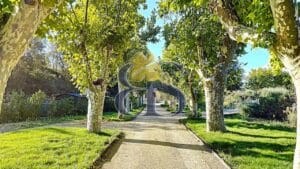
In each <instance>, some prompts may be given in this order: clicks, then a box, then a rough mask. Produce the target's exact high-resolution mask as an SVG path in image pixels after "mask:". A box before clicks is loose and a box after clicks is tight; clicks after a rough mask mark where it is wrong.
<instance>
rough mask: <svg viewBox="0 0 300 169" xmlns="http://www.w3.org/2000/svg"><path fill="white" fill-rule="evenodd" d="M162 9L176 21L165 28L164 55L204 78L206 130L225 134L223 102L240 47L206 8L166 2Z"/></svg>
mask: <svg viewBox="0 0 300 169" xmlns="http://www.w3.org/2000/svg"><path fill="white" fill-rule="evenodd" d="M160 7H161V12H162V13H163V14H164V13H172V17H171V18H173V19H172V22H171V23H169V25H166V26H165V30H167V32H164V36H165V39H166V45H167V48H166V50H165V53H168V57H171V58H172V59H173V61H176V62H178V63H181V64H183V65H184V66H186V67H187V68H189V69H190V70H193V71H196V72H197V73H198V75H199V76H200V77H201V79H202V83H203V87H204V91H205V101H206V116H207V118H206V123H207V125H206V126H207V131H225V130H226V129H225V125H224V116H223V101H224V89H225V84H226V77H227V73H228V68H229V67H230V65H232V64H233V62H234V61H235V59H236V58H237V56H238V52H237V51H239V50H238V49H240V47H241V46H239V45H238V44H237V43H236V42H234V41H233V40H231V39H230V38H229V36H228V34H227V33H226V32H225V30H224V29H222V25H221V23H220V22H219V21H218V20H217V19H216V16H214V15H212V13H211V12H210V11H209V10H208V9H207V8H196V7H194V6H192V5H181V4H180V3H178V4H176V2H175V3H174V2H173V1H163V2H161V3H160Z"/></svg>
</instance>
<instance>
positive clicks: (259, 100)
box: [242, 88, 295, 121]
mask: <svg viewBox="0 0 300 169" xmlns="http://www.w3.org/2000/svg"><path fill="white" fill-rule="evenodd" d="M255 100H256V101H255ZM255 100H252V101H250V102H244V103H243V104H242V114H244V115H245V116H246V117H248V116H249V117H255V118H262V119H268V120H281V121H282V120H286V118H287V114H286V113H285V110H286V108H287V107H290V106H292V105H293V103H295V99H294V97H293V95H292V94H291V93H290V92H289V91H288V90H287V89H285V88H264V89H261V90H259V91H258V96H257V97H256V98H255Z"/></svg>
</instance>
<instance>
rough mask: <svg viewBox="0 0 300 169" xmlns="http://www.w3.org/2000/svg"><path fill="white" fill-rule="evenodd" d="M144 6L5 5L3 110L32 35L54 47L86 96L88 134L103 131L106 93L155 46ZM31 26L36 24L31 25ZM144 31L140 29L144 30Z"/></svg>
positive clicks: (138, 0)
mask: <svg viewBox="0 0 300 169" xmlns="http://www.w3.org/2000/svg"><path fill="white" fill-rule="evenodd" d="M144 3H145V1H144V0H130V1H128V0H126V1H125V0H111V1H101V2H100V1H93V0H76V1H74V0H61V1H52V0H51V1H50V0H49V1H38V0H36V1H35V0H33V1H26V0H21V1H11V0H7V1H5V2H4V3H1V4H0V5H1V6H0V7H1V8H0V9H1V15H0V17H1V25H4V26H1V36H0V49H1V50H0V56H1V62H0V67H1V75H2V77H1V80H0V104H2V101H3V95H4V91H5V88H6V85H7V81H8V78H9V76H10V74H11V71H12V70H13V68H14V67H15V65H16V64H17V63H18V61H19V60H20V58H21V57H22V56H23V54H24V52H25V49H26V48H27V46H28V45H29V44H30V42H31V40H32V38H33V36H34V35H38V36H41V37H45V38H48V39H50V40H51V42H52V43H55V44H56V45H57V47H58V50H59V51H60V54H61V55H63V58H64V61H65V62H66V64H67V66H68V70H69V73H70V75H71V77H72V81H73V82H74V84H75V85H76V87H77V88H78V89H79V90H80V92H81V93H83V94H87V97H88V100H89V104H88V125H87V128H88V130H89V131H90V132H99V131H100V130H101V119H102V112H103V104H104V98H105V93H106V89H107V87H108V86H109V85H115V84H116V83H115V82H116V79H117V78H116V74H117V69H118V67H119V66H120V64H122V62H123V61H127V60H128V59H129V58H130V57H132V56H133V55H134V53H136V52H137V51H145V50H146V48H145V45H146V43H147V41H152V42H155V41H157V38H155V36H156V34H157V32H158V31H159V29H160V28H159V27H157V26H155V24H154V22H155V18H153V17H152V18H150V19H149V20H147V21H145V19H144V18H143V17H142V16H141V14H139V13H138V9H139V8H141V7H145V4H144ZM32 21H33V22H32ZM145 24H146V25H147V26H146V28H144V29H142V28H143V27H144V25H145Z"/></svg>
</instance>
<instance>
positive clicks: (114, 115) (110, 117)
mask: <svg viewBox="0 0 300 169" xmlns="http://www.w3.org/2000/svg"><path fill="white" fill-rule="evenodd" d="M143 109H144V107H140V108H136V109H132V110H131V111H130V112H129V114H125V115H124V116H123V118H122V119H119V118H118V112H103V119H104V120H106V121H130V120H133V119H134V118H135V117H136V116H137V115H138V114H139V113H140V112H142V111H143Z"/></svg>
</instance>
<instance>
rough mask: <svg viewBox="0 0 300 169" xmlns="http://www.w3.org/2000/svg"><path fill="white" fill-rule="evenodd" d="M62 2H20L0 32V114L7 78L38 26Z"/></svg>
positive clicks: (36, 0) (60, 0)
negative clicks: (47, 3)
mask: <svg viewBox="0 0 300 169" xmlns="http://www.w3.org/2000/svg"><path fill="white" fill-rule="evenodd" d="M62 1H63V0H57V3H55V4H53V5H50V4H49V5H43V3H41V1H38V0H35V1H34V3H33V4H26V3H25V2H26V1H25V0H21V1H20V4H19V6H18V7H17V8H16V10H15V12H14V13H13V14H12V15H11V16H10V18H9V20H8V22H7V23H6V24H5V26H4V27H3V29H2V30H0V75H1V77H0V113H1V105H2V102H3V96H4V92H5V88H6V85H7V81H8V78H9V76H10V74H11V72H12V70H13V68H14V67H15V66H16V64H17V63H18V62H19V60H20V58H21V57H22V56H23V54H24V52H25V50H26V48H27V47H28V45H29V44H30V42H31V40H32V38H33V35H34V34H35V32H36V30H37V28H38V25H39V24H40V23H41V21H42V20H43V19H44V18H46V17H47V16H48V15H49V14H50V13H51V12H52V10H53V9H55V7H56V6H57V5H59V4H60V3H61V2H62Z"/></svg>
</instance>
